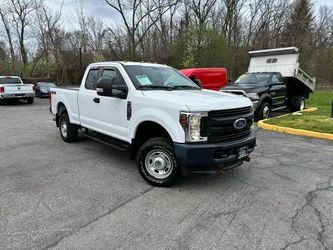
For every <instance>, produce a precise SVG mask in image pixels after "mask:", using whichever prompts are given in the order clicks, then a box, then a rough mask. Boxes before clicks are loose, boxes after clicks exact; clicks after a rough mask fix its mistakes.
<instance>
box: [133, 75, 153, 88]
mask: <svg viewBox="0 0 333 250" xmlns="http://www.w3.org/2000/svg"><path fill="white" fill-rule="evenodd" d="M136 79H137V80H138V81H139V83H140V85H141V86H146V85H152V83H151V81H150V80H149V78H148V76H146V75H138V76H136Z"/></svg>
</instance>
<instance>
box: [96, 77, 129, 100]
mask: <svg viewBox="0 0 333 250" xmlns="http://www.w3.org/2000/svg"><path fill="white" fill-rule="evenodd" d="M96 91H97V95H100V96H112V97H117V98H120V99H126V97H127V87H126V86H125V85H123V84H116V81H114V80H113V79H111V78H108V77H101V78H100V79H98V81H97V85H96Z"/></svg>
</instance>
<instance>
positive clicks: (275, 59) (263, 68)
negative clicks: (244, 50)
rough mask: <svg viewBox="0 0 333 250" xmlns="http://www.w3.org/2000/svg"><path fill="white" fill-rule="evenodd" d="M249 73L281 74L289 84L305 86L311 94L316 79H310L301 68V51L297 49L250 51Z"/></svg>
mask: <svg viewBox="0 0 333 250" xmlns="http://www.w3.org/2000/svg"><path fill="white" fill-rule="evenodd" d="M249 54H250V58H251V59H250V65H249V68H248V72H249V73H254V72H280V73H281V74H282V76H283V77H285V78H287V79H288V82H291V83H297V84H303V85H305V86H306V87H307V88H309V90H310V91H311V92H313V90H314V89H315V86H316V78H314V77H310V76H309V75H308V74H307V73H305V72H304V70H302V69H301V68H300V66H299V62H298V59H299V49H298V48H296V47H288V48H279V49H267V50H257V51H250V52H249Z"/></svg>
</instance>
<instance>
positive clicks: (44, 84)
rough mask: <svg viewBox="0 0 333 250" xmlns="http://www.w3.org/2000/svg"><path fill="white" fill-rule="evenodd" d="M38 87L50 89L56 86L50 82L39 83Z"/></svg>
mask: <svg viewBox="0 0 333 250" xmlns="http://www.w3.org/2000/svg"><path fill="white" fill-rule="evenodd" d="M38 86H40V87H44V88H51V87H55V86H56V85H55V84H54V83H52V82H39V83H38Z"/></svg>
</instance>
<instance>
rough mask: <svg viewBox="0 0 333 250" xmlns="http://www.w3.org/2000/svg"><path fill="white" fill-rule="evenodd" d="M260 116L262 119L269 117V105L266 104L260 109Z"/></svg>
mask: <svg viewBox="0 0 333 250" xmlns="http://www.w3.org/2000/svg"><path fill="white" fill-rule="evenodd" d="M262 117H263V118H264V119H267V118H268V117H269V107H268V106H265V107H264V109H263V111H262Z"/></svg>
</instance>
